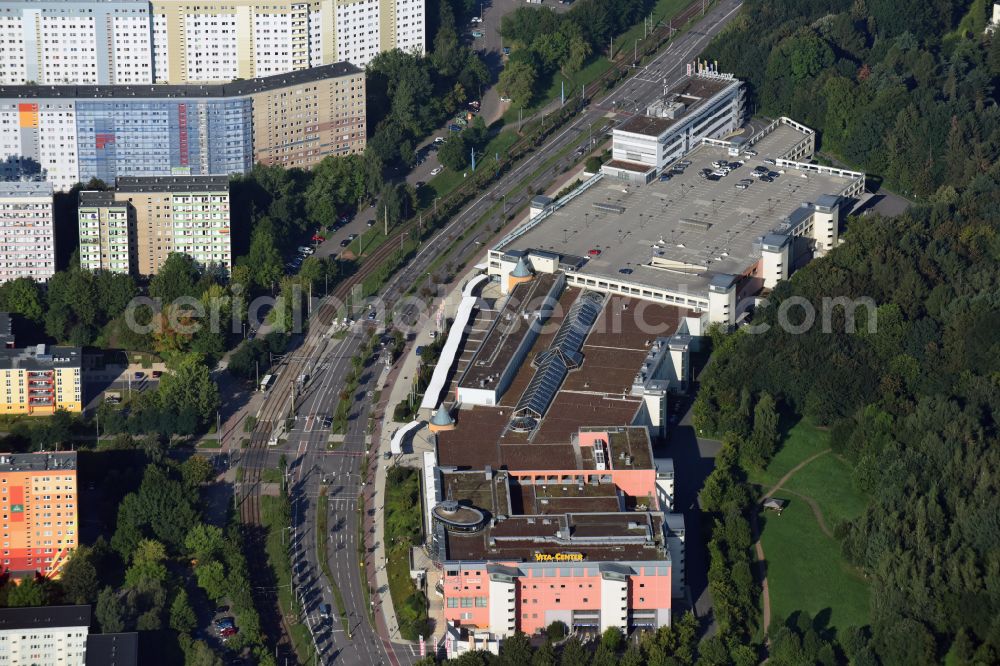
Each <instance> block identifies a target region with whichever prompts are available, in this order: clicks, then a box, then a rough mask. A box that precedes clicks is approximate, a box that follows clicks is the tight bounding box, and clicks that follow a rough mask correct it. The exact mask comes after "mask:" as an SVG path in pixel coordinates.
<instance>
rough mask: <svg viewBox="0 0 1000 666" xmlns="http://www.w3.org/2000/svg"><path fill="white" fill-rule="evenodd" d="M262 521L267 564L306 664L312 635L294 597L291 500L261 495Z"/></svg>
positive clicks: (280, 603) (279, 602)
mask: <svg viewBox="0 0 1000 666" xmlns="http://www.w3.org/2000/svg"><path fill="white" fill-rule="evenodd" d="M260 512H261V520H262V522H263V523H264V526H265V527H266V529H267V541H266V545H265V549H266V551H267V560H268V565H269V566H270V567H271V570H272V572H273V573H274V578H275V582H276V583H277V587H278V589H277V594H278V605H279V607H280V608H281V613H282V615H283V616H284V618H285V623H286V626H287V627H288V631H289V634H290V635H291V639H292V647H293V648H294V650H295V654H296V655H298V657H299V661H300V662H302V663H305V660H307V659H308V658H309V655H310V653H311V652H312V638H311V637H310V635H309V629H308V628H307V627H306V626H305V625H304V624H302V623H301V622H299V618H300V617H301V613H302V609H301V607H300V606H299V604H298V602H297V601H295V599H293V598H292V593H291V589H290V588H291V578H292V562H291V557H290V555H289V544H288V539H289V534H288V530H287V527H288V525H289V524H291V518H290V517H289V515H288V502H287V500H285V499H284V498H280V497H271V496H268V495H263V496H261V498H260Z"/></svg>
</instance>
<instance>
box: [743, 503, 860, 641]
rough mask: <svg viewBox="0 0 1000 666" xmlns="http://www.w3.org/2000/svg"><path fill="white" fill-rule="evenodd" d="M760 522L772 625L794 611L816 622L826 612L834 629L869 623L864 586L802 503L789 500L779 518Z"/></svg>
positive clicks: (764, 517)
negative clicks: (805, 613) (810, 617)
mask: <svg viewBox="0 0 1000 666" xmlns="http://www.w3.org/2000/svg"><path fill="white" fill-rule="evenodd" d="M761 522H762V523H763V525H764V526H763V533H762V536H761V542H762V544H763V546H764V554H765V556H766V558H767V584H768V589H769V591H770V595H771V622H772V624H776V623H778V622H783V621H784V620H785V619H786V618H787V617H788V616H789V615H791V614H792V613H794V612H795V611H808V612H809V613H810V614H812V615H813V616H814V617H815V616H816V615H818V614H820V613H821V612H822V611H824V610H827V609H829V611H830V618H829V621H828V623H827V624H828V626H830V627H832V628H835V629H840V630H843V629H845V628H847V627H850V626H862V625H865V624H868V623H869V621H870V616H869V590H868V586H867V585H866V584H865V582H864V580H863V579H862V578H861V577H860V575H859V574H858V573H857V572H856V571H855V570H853V569H852V568H851V567H850V566H849V565H848V564H847V563H846V562H844V560H843V558H842V557H841V556H840V546H839V544H838V543H837V542H836V541H834V540H833V539H830V538H829V537H827V536H826V535H824V534H823V533H822V532H821V531H820V529H819V526H818V525H817V524H816V521H815V519H814V518H813V514H812V511H811V510H810V509H809V506H808V505H807V504H806V503H805V502H803V501H801V500H798V499H797V498H795V497H792V498H791V502H790V503H789V505H788V507H787V508H786V509H785V510H784V511H783V512H782V514H781V515H780V516H778V515H776V514H773V513H768V514H767V515H764V516H762V517H761Z"/></svg>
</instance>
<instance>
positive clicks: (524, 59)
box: [498, 0, 654, 106]
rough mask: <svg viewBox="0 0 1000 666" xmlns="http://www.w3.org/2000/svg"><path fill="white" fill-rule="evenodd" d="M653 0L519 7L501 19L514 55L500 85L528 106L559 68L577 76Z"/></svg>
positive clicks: (582, 0) (581, 1) (515, 100)
mask: <svg viewBox="0 0 1000 666" xmlns="http://www.w3.org/2000/svg"><path fill="white" fill-rule="evenodd" d="M653 5H654V3H653V2H651V1H650V0H578V2H575V3H574V4H573V7H572V8H571V9H570V10H569V11H568V12H565V13H562V14H560V13H556V12H555V11H553V10H552V9H549V8H548V7H519V8H517V9H515V10H514V11H513V12H511V13H509V14H507V15H505V16H504V17H503V20H502V21H501V24H500V31H501V32H502V33H503V37H504V43H505V44H507V45H509V46H510V47H511V55H510V59H509V60H508V61H507V63H506V64H505V66H504V69H503V71H502V72H501V73H500V81H499V83H498V87H499V90H500V92H502V93H505V94H506V95H507V96H508V97H510V98H511V100H512V101H513V103H514V104H515V105H517V106H527V105H528V104H530V103H531V100H532V98H533V97H534V96H535V94H536V93H538V92H539V91H540V89H543V88H545V87H546V86H547V85H548V81H549V80H550V79H551V77H552V75H553V74H555V73H556V72H561V73H562V75H563V76H573V74H575V73H577V72H578V71H580V69H582V68H583V66H584V65H585V64H586V62H587V60H588V58H589V57H590V56H591V55H592V54H594V53H601V52H603V51H605V50H606V49H607V48H608V47H609V46H610V39H611V37H612V36H614V35H618V34H621V33H622V32H624V31H626V30H627V29H629V28H630V27H632V26H633V25H635V24H636V23H638V22H639V21H640V20H642V19H643V18H644V17H645V16H647V15H648V14H649V12H650V10H651V9H652V8H653Z"/></svg>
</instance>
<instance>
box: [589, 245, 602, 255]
mask: <svg viewBox="0 0 1000 666" xmlns="http://www.w3.org/2000/svg"><path fill="white" fill-rule="evenodd" d="M587 254H589V255H590V256H592V257H599V256H601V251H600V250H598V249H597V248H596V247H595V248H594V249H593V250H591V251H590V252H588V253H587Z"/></svg>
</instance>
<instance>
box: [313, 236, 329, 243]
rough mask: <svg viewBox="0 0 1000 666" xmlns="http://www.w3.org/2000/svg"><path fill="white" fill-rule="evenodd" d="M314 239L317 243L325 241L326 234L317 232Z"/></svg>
mask: <svg viewBox="0 0 1000 666" xmlns="http://www.w3.org/2000/svg"><path fill="white" fill-rule="evenodd" d="M312 239H313V241H314V242H316V243H322V242H323V241H325V240H326V237H325V236H320V235H319V234H315V235H314V236H313V238H312Z"/></svg>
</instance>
